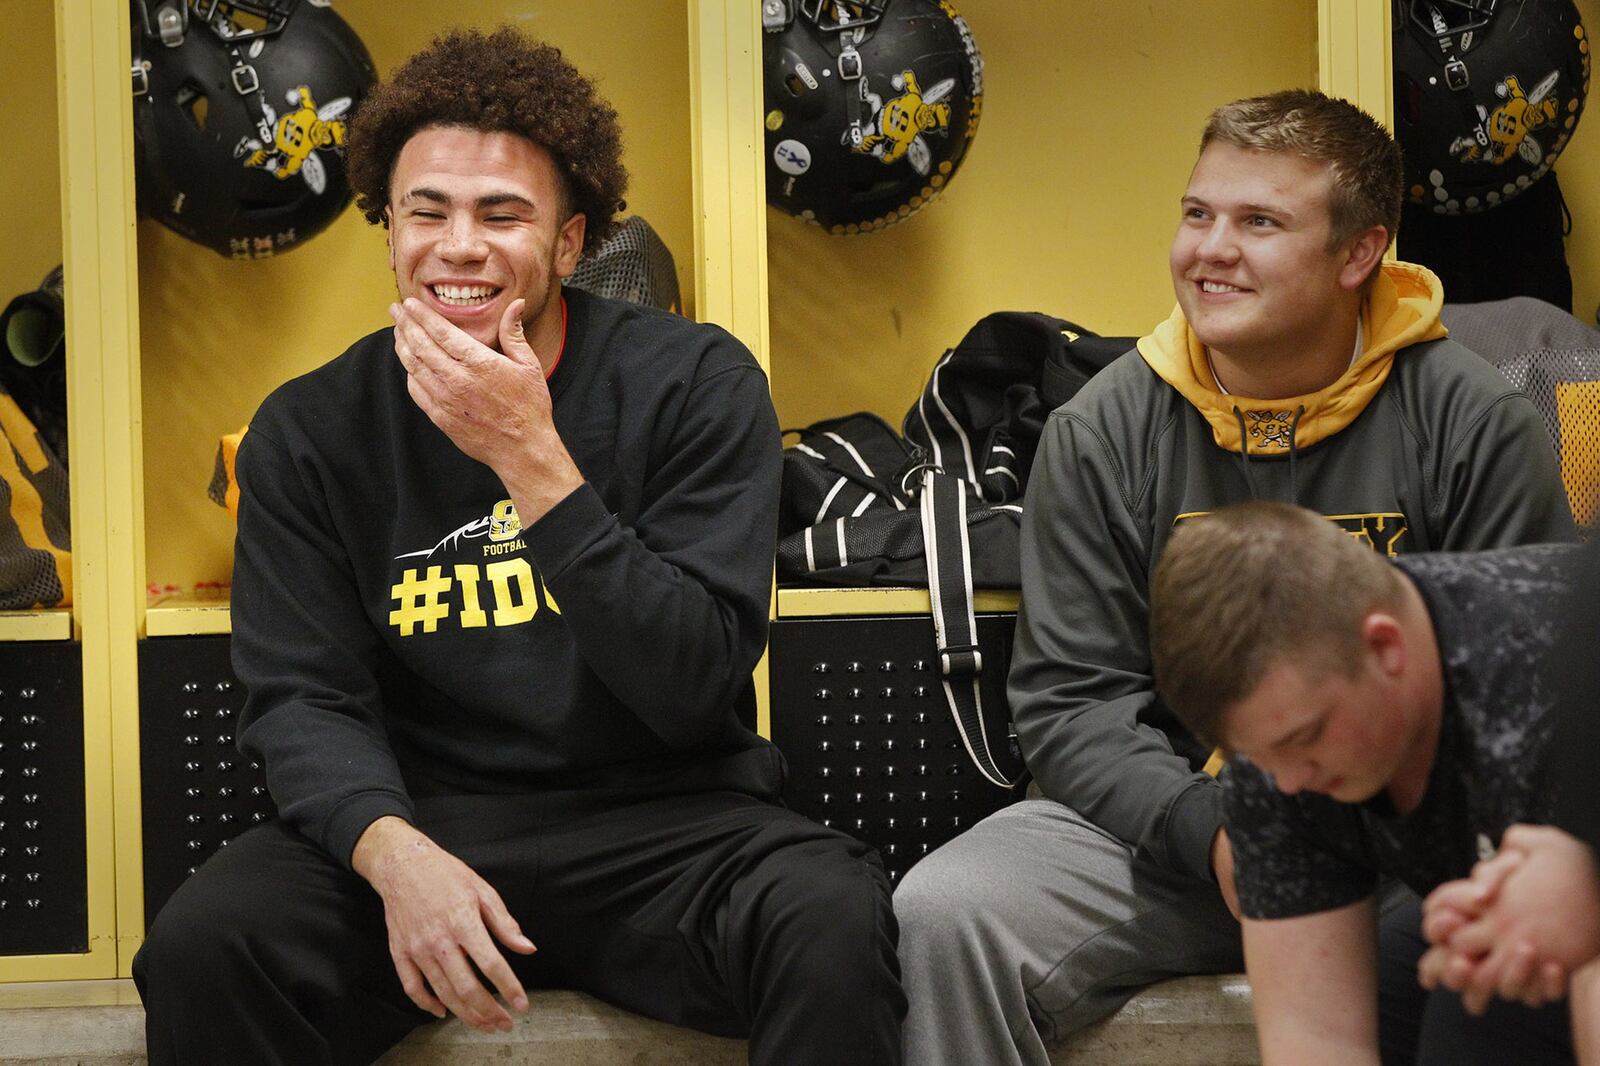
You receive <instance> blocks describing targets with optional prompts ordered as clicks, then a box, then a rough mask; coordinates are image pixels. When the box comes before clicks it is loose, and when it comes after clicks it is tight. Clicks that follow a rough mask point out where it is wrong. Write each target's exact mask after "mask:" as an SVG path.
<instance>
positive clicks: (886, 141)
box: [854, 70, 956, 174]
mask: <svg viewBox="0 0 1600 1066" xmlns="http://www.w3.org/2000/svg"><path fill="white" fill-rule="evenodd" d="M890 84H891V85H893V86H894V88H895V89H896V90H897V91H898V92H899V93H900V95H899V96H896V97H894V98H893V99H891V100H890V101H889V102H888V103H884V104H881V105H880V106H878V107H877V108H876V111H877V114H876V115H874V116H873V120H872V126H873V129H872V132H871V133H868V134H867V135H866V136H865V137H863V138H861V141H860V143H858V144H856V145H854V150H855V151H857V152H862V153H864V154H868V155H872V156H875V157H877V159H878V161H879V162H880V163H883V164H884V165H888V164H890V163H893V162H896V161H898V160H899V159H900V158H901V157H905V158H906V159H908V160H909V161H910V163H911V165H912V167H914V168H915V169H916V171H917V173H918V174H927V173H928V170H929V161H930V157H931V153H930V152H929V151H928V146H927V145H926V144H924V143H923V142H922V135H923V134H924V133H933V132H938V133H940V134H948V132H949V127H950V105H949V104H947V103H944V102H943V101H944V98H945V97H947V96H949V95H950V92H951V90H952V89H954V88H955V85H956V82H955V79H954V78H946V79H944V80H943V81H941V82H939V83H938V84H936V85H934V86H933V87H932V88H930V89H929V90H928V91H927V92H926V93H924V92H923V91H922V87H921V86H920V85H918V84H917V75H916V73H915V72H914V71H910V70H903V71H901V72H900V73H899V74H898V75H896V76H895V77H894V78H893V79H892V81H891V82H890ZM874 102H875V103H877V102H878V101H877V100H876V99H874Z"/></svg>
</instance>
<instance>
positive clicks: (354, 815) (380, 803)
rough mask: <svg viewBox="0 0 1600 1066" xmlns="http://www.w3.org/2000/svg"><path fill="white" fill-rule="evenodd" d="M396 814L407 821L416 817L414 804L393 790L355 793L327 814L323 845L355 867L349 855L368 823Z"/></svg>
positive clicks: (346, 865)
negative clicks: (412, 805) (413, 808)
mask: <svg viewBox="0 0 1600 1066" xmlns="http://www.w3.org/2000/svg"><path fill="white" fill-rule="evenodd" d="M390 814H392V815H394V816H395V817H397V818H403V819H405V820H406V821H407V822H413V821H415V819H416V815H415V812H413V811H412V809H411V804H409V803H407V802H406V801H405V800H404V799H402V798H401V797H399V796H396V795H394V794H393V793H392V792H366V793H362V794H361V795H359V796H352V797H351V798H350V799H349V800H348V801H346V802H345V803H344V804H343V805H342V806H340V807H339V808H338V809H337V810H335V811H334V812H333V814H332V815H330V816H329V817H328V821H327V822H326V824H325V825H324V826H323V830H322V838H323V847H325V848H326V849H327V851H328V854H329V855H331V856H333V860H334V861H335V862H337V863H340V864H341V865H343V866H344V868H345V869H347V870H349V869H353V867H352V866H351V865H350V856H351V854H352V853H353V852H354V851H355V850H356V841H358V840H360V839H361V834H362V833H365V832H366V831H367V826H369V825H371V824H372V823H373V822H376V821H377V820H378V819H379V818H382V817H384V816H385V815H390Z"/></svg>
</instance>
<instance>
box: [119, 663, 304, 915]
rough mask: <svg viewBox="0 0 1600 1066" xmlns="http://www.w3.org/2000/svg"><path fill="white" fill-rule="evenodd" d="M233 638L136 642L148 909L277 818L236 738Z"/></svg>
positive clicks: (238, 690)
mask: <svg viewBox="0 0 1600 1066" xmlns="http://www.w3.org/2000/svg"><path fill="white" fill-rule="evenodd" d="M228 643H229V638H228V637H226V636H217V637H159V638H153V639H150V640H145V641H142V642H140V645H139V745H140V748H139V778H140V787H141V791H142V793H143V807H144V810H143V828H144V914H145V926H146V927H147V928H148V927H149V925H150V923H151V922H152V921H153V920H154V919H155V916H156V912H157V911H159V910H160V909H161V905H162V904H164V903H166V901H167V899H168V897H170V896H171V895H172V893H173V892H175V891H177V888H178V886H179V885H181V884H182V883H183V881H184V879H185V878H186V877H188V876H189V875H190V874H192V873H193V872H194V871H195V870H196V869H197V868H198V867H199V866H200V864H201V863H203V862H205V860H206V859H208V858H210V857H211V855H212V854H213V853H214V852H215V851H216V850H217V849H218V848H220V847H223V846H225V845H226V844H227V842H228V841H229V840H231V839H232V838H233V837H235V836H237V835H238V834H239V833H241V832H243V831H244V830H246V829H248V828H250V827H251V826H252V825H259V824H261V823H262V822H266V821H269V820H271V819H272V818H275V817H276V816H277V810H276V808H275V807H274V806H273V803H272V797H271V795H270V794H268V792H267V779H266V775H265V773H263V771H262V769H261V767H260V765H259V764H257V763H256V762H254V761H253V760H251V759H249V758H247V757H245V756H243V755H241V754H239V749H238V747H237V746H236V745H235V743H234V742H235V738H236V735H237V731H238V723H239V711H240V710H241V709H243V707H244V687H243V686H242V685H240V684H239V682H238V681H237V680H235V679H234V676H233V668H232V666H231V665H230V662H229V659H228Z"/></svg>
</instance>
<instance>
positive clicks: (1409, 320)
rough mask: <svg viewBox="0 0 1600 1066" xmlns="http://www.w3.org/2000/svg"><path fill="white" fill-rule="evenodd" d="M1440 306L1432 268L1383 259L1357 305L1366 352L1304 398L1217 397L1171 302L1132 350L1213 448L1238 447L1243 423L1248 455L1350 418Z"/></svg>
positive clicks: (1281, 448)
mask: <svg viewBox="0 0 1600 1066" xmlns="http://www.w3.org/2000/svg"><path fill="white" fill-rule="evenodd" d="M1443 303H1444V287H1443V286H1442V285H1441V284H1440V283H1439V279H1438V278H1437V277H1435V276H1434V274H1433V271H1431V270H1429V269H1428V268H1427V267H1423V266H1418V265H1417V264H1415V263H1398V262H1391V263H1384V264H1383V266H1382V267H1381V268H1380V269H1379V273H1378V277H1377V280H1376V281H1374V282H1373V285H1372V290H1371V292H1369V293H1368V294H1367V299H1366V300H1365V302H1363V303H1362V305H1361V328H1362V335H1363V337H1364V338H1365V343H1366V350H1365V351H1363V352H1362V353H1361V354H1360V355H1359V356H1357V357H1356V360H1355V362H1353V363H1352V364H1350V368H1349V369H1348V370H1346V371H1345V372H1344V373H1343V374H1342V375H1340V376H1339V379H1338V380H1337V381H1335V382H1333V384H1331V385H1329V386H1328V387H1327V388H1325V389H1322V390H1321V391H1318V392H1312V393H1307V394H1306V395H1304V396H1287V397H1284V398H1282V399H1277V400H1258V399H1253V398H1251V397H1248V396H1241V395H1238V394H1237V393H1236V394H1233V395H1228V394H1225V393H1224V392H1223V391H1222V390H1221V389H1219V388H1218V387H1217V381H1216V378H1215V377H1213V376H1212V373H1211V363H1210V360H1209V359H1207V358H1206V349H1205V345H1203V344H1201V343H1200V339H1199V338H1198V337H1196V336H1195V335H1194V331H1193V330H1191V329H1190V328H1189V323H1188V321H1187V320H1186V319H1185V318H1184V317H1183V310H1182V309H1181V308H1178V307H1174V308H1173V311H1172V317H1170V318H1168V319H1167V320H1166V321H1165V322H1163V323H1161V325H1159V326H1157V327H1156V328H1155V331H1154V332H1152V333H1151V334H1149V335H1148V336H1145V337H1140V338H1139V354H1140V355H1141V356H1143V357H1144V361H1145V362H1146V363H1148V364H1150V369H1151V370H1154V371H1155V372H1156V374H1157V375H1159V376H1160V377H1161V379H1162V380H1163V381H1165V382H1166V383H1167V384H1169V385H1171V386H1172V387H1173V388H1175V389H1177V390H1178V392H1179V393H1181V394H1182V395H1183V398H1184V399H1186V400H1188V401H1189V403H1191V404H1193V405H1194V407H1195V409H1196V410H1197V411H1199V412H1200V413H1201V414H1202V415H1204V416H1205V419H1206V421H1207V422H1208V423H1209V424H1210V426H1211V435H1212V437H1213V438H1214V439H1215V440H1216V442H1217V446H1218V447H1219V448H1224V449H1226V450H1227V451H1230V452H1243V451H1244V449H1243V448H1242V447H1241V442H1242V441H1243V439H1244V437H1243V435H1242V434H1241V427H1243V431H1244V432H1245V433H1248V434H1249V442H1250V447H1249V449H1248V454H1249V455H1250V456H1272V455H1284V454H1287V453H1289V452H1290V451H1291V450H1292V449H1296V448H1299V449H1304V448H1308V447H1310V446H1312V445H1314V444H1316V443H1317V442H1318V441H1322V440H1326V439H1327V438H1328V437H1331V436H1333V435H1334V434H1335V433H1338V432H1339V431H1340V430H1342V429H1344V428H1345V427H1346V426H1348V425H1349V424H1350V423H1351V422H1352V421H1354V420H1355V418H1356V416H1357V415H1359V414H1361V412H1362V411H1364V410H1366V408H1367V404H1368V403H1370V402H1371V401H1372V398H1373V397H1374V396H1376V395H1377V394H1378V390H1379V389H1381V388H1382V387H1383V383H1384V382H1385V381H1387V380H1388V378H1389V371H1390V370H1391V369H1392V368H1393V366H1394V360H1395V357H1396V354H1397V353H1398V352H1399V351H1400V350H1401V349H1402V348H1407V347H1410V346H1411V345H1413V344H1420V343H1422V342H1423V341H1432V340H1438V339H1440V338H1441V337H1444V336H1445V335H1446V330H1445V328H1444V324H1443V323H1441V322H1440V321H1439V308H1440V307H1441V306H1442V305H1443ZM1235 408H1237V409H1238V410H1237V412H1236V411H1235ZM1302 408H1303V411H1302Z"/></svg>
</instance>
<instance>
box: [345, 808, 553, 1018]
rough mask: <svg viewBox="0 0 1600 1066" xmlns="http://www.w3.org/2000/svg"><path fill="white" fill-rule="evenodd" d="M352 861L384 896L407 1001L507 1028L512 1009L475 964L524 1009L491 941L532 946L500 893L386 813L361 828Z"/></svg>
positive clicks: (523, 950) (523, 996)
mask: <svg viewBox="0 0 1600 1066" xmlns="http://www.w3.org/2000/svg"><path fill="white" fill-rule="evenodd" d="M351 863H352V865H353V866H354V867H355V870H356V872H357V873H359V874H360V875H361V876H362V877H365V878H366V879H367V881H368V882H369V883H370V884H371V885H372V887H373V888H374V889H375V890H376V891H377V893H378V895H379V896H380V897H382V899H383V916H384V921H385V922H386V923H387V925H388V929H389V956H390V958H392V959H393V960H394V968H395V972H396V973H398V974H399V975H400V984H401V986H402V987H403V988H404V989H405V991H406V995H408V996H410V997H411V1001H412V1002H413V1003H415V1004H416V1005H417V1006H418V1007H421V1008H422V1009H423V1010H425V1011H427V1012H428V1013H429V1014H432V1015H434V1016H435V1017H437V1018H443V1017H444V1016H445V1011H446V1010H448V1011H449V1012H450V1013H451V1014H454V1015H455V1016H456V1017H458V1018H460V1019H461V1020H462V1021H463V1022H465V1023H466V1024H467V1025H470V1026H472V1027H473V1028H474V1029H479V1030H482V1031H484V1032H489V1031H492V1030H495V1029H499V1030H502V1031H507V1030H509V1029H510V1028H511V1024H512V1023H511V1015H510V1014H508V1013H507V1012H506V1009H505V1008H504V1007H502V1006H501V1005H500V1004H499V1003H497V1002H495V999H494V997H493V996H492V995H491V994H490V993H489V990H488V989H486V988H485V987H484V985H483V982H482V981H481V980H479V978H478V975H477V973H474V972H473V966H476V967H477V969H478V972H480V973H482V974H483V976H484V977H487V978H488V979H489V982H490V983H491V984H492V985H493V986H494V987H495V988H496V989H497V990H498V991H499V993H500V995H501V997H502V998H503V999H504V1000H505V1002H506V1003H508V1004H510V1005H511V1007H512V1008H513V1009H514V1010H517V1011H519V1012H521V1011H524V1010H526V1009H527V1008H528V996H527V993H526V992H524V991H523V989H522V983H521V982H520V981H518V980H517V977H516V975H515V974H514V973H512V971H511V966H510V965H509V964H508V963H507V962H506V959H505V956H504V955H502V954H501V953H500V950H499V948H497V947H496V946H495V944H494V940H499V941H500V943H502V944H504V945H505V946H506V947H508V948H510V949H511V950H512V951H515V952H518V953H519V954H523V955H531V954H532V953H533V952H534V951H535V950H536V949H535V948H534V945H533V941H531V940H529V939H528V938H527V937H526V936H524V935H523V934H522V929H521V928H520V927H519V926H518V925H517V922H516V920H515V919H514V918H512V917H511V915H510V913H509V912H508V911H507V910H506V907H505V904H504V903H502V902H501V900H500V895H499V893H497V892H496V891H495V890H494V889H493V888H492V887H490V885H489V883H488V882H487V881H485V880H484V879H483V878H481V877H479V876H478V875H477V874H476V873H474V872H473V871H472V869H471V868H469V867H468V866H467V865H466V864H465V863H463V862H462V861H461V860H460V859H457V858H456V857H455V856H454V855H451V854H450V853H449V852H447V851H445V850H444V849H442V848H440V847H439V846H438V845H437V844H435V843H434V842H433V841H432V840H430V839H429V838H428V837H427V836H425V835H424V834H423V833H421V832H420V831H418V830H417V829H415V828H414V827H412V826H411V825H409V824H408V823H406V822H405V821H403V820H402V819H400V818H395V817H392V816H390V817H384V818H380V819H378V820H377V821H375V822H373V823H372V824H371V825H370V826H368V827H367V829H366V831H365V832H363V833H362V834H361V838H360V840H358V841H357V842H356V847H355V851H354V852H353V853H352V856H351ZM491 933H492V934H493V936H494V940H491V939H490V934H491Z"/></svg>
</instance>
